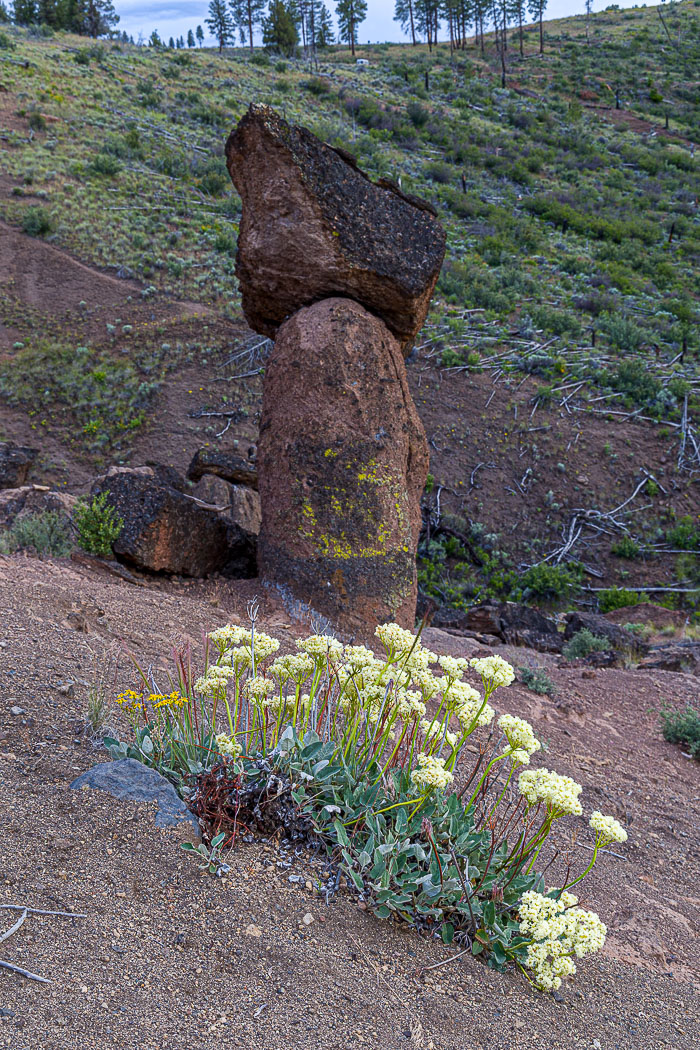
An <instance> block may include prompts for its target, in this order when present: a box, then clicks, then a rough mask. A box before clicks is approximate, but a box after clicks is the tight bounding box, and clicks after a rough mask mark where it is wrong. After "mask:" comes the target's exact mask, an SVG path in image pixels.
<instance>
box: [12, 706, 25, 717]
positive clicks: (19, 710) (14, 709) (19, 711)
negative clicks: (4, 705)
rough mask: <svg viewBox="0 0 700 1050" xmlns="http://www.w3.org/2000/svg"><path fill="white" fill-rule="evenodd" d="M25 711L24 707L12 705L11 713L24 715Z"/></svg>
mask: <svg viewBox="0 0 700 1050" xmlns="http://www.w3.org/2000/svg"><path fill="white" fill-rule="evenodd" d="M24 713H25V712H24V708H23V707H11V708H10V714H11V715H23V714H24Z"/></svg>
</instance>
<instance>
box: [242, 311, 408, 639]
mask: <svg viewBox="0 0 700 1050" xmlns="http://www.w3.org/2000/svg"><path fill="white" fill-rule="evenodd" d="M258 464H259V468H260V496H261V503H262V527H261V531H260V537H259V542H258V557H259V565H260V572H261V575H263V576H265V577H266V578H267V579H269V580H271V581H272V582H274V583H279V584H282V585H283V586H285V587H286V588H288V589H289V590H290V591H291V592H292V594H293V596H294V597H295V598H296V599H298V600H301V601H304V602H307V603H308V604H309V605H310V606H311V607H312V608H313V609H315V610H317V611H318V612H320V613H322V614H324V615H325V616H328V617H329V618H330V619H331V620H332V621H333V622H334V623H335V624H336V625H338V626H339V627H340V629H341V630H343V631H345V632H353V631H358V632H362V631H367V630H368V629H370V630H371V625H373V624H376V623H378V622H382V621H384V620H396V621H397V622H399V623H401V624H402V625H403V626H406V627H409V626H410V627H413V623H414V617H415V608H416V566H415V552H416V545H417V542H418V533H419V530H420V494H421V492H422V491H423V487H424V485H425V478H426V474H427V470H428V449H427V442H426V440H425V433H424V431H423V427H422V424H421V422H420V419H419V418H418V414H417V412H416V409H415V406H414V404H413V401H412V400H411V395H410V392H409V389H408V381H407V378H406V368H405V363H404V360H403V357H402V355H401V351H400V349H399V346H398V343H397V342H396V340H395V339H394V337H393V336H392V335H391V333H390V332H389V330H388V328H387V327H386V326H385V325H384V324H383V323H382V322H381V321H380V320H378V318H376V317H373V316H372V315H371V314H370V313H368V312H367V310H365V309H364V308H363V307H362V306H360V305H358V303H355V302H352V301H351V300H349V299H325V300H324V301H323V302H320V303H316V304H315V305H314V306H310V307H306V308H305V309H302V310H299V312H298V313H296V314H295V315H294V316H293V317H292V318H290V320H289V321H287V322H286V323H285V324H284V325H283V326H282V328H281V329H280V331H279V334H278V336H277V341H276V343H275V346H274V349H273V351H272V354H271V356H270V359H269V361H268V365H267V370H266V375H265V387H264V392H263V408H262V419H261V424H260V440H259V445H258Z"/></svg>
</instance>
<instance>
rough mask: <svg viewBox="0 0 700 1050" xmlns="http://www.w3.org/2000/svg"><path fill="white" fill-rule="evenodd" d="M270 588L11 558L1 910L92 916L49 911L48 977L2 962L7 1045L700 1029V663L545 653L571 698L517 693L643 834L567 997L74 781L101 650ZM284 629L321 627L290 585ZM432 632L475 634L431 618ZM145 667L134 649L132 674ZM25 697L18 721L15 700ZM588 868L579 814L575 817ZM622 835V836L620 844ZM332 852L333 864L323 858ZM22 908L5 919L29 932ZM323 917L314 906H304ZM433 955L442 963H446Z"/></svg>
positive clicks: (34, 946)
mask: <svg viewBox="0 0 700 1050" xmlns="http://www.w3.org/2000/svg"><path fill="white" fill-rule="evenodd" d="M253 587H254V582H253V581H247V582H245V583H231V582H226V583H224V582H221V581H209V582H206V583H193V584H191V585H189V586H186V585H177V584H174V583H165V582H162V583H159V584H158V585H154V586H153V587H149V586H147V587H140V588H136V587H133V586H130V585H129V584H127V583H124V582H121V581H117V580H111V579H108V578H104V577H100V576H97V575H95V574H94V573H91V572H90V571H89V570H88V569H86V568H82V567H79V566H75V565H74V564H71V563H69V562H65V563H57V562H41V561H39V560H36V559H29V558H23V557H18V556H15V557H13V558H7V559H3V558H0V623H1V626H0V780H1V783H2V798H3V851H2V859H1V861H0V903H25V904H27V905H29V906H31V907H35V908H47V909H58V910H71V911H82V912H85V913H86V914H87V918H85V919H74V920H71V919H59V918H52V919H48V918H40V917H31V918H30V919H28V920H27V921H26V922H25V924H24V925H23V927H22V928H21V929H20V930H19V932H18V933H17V934H15V935H14V936H13V937H12V938H11V939H9V940H8V941H6V943H5V944H3V945H2V948H1V949H0V957H2V958H4V959H7V960H9V961H11V962H14V963H16V964H18V965H22V966H24V967H26V968H28V969H29V970H32V971H33V972H35V973H39V974H42V975H44V976H45V977H47V978H49V979H50V980H51V984H45V985H42V984H37V983H35V982H31V981H28V980H26V979H24V978H20V977H17V976H16V975H14V974H11V973H9V972H5V971H0V1046H8V1047H12V1048H13V1050H39V1048H42V1050H68V1048H70V1050H73V1048H75V1050H78V1048H80V1050H84V1048H93V1047H95V1048H100V1050H101V1048H105V1050H106V1048H109V1047H120V1048H125V1050H131V1048H134V1050H135V1048H137V1047H139V1048H143V1050H155V1048H160V1050H181V1048H182V1050H184V1048H185V1047H187V1048H198V1050H199V1048H207V1050H208V1048H210V1047H211V1048H214V1047H218V1046H220V1045H221V1044H222V1043H223V1044H224V1045H227V1046H230V1047H235V1048H246V1050H248V1048H249V1050H293V1048H294V1050H296V1048H299V1050H302V1048H303V1050H316V1048H324V1050H341V1048H342V1050H347V1048H356V1047H368V1048H370V1047H371V1048H379V1047H381V1048H383V1050H384V1048H386V1050H393V1048H397V1050H399V1048H402V1047H407V1048H411V1047H413V1048H415V1047H418V1048H421V1047H422V1048H429V1047H433V1048H435V1050H475V1048H481V1047H488V1048H489V1050H499V1048H506V1047H508V1048H533V1050H534V1048H545V1047H546V1048H558V1050H572V1048H578V1047H581V1048H583V1047H590V1048H598V1047H600V1048H601V1050H612V1048H619V1050H627V1048H639V1050H654V1048H656V1047H672V1048H678V1050H681V1048H682V1050H685V1048H687V1050H690V1048H691V1047H693V1046H696V1045H697V1042H696V1037H694V1036H693V1034H692V1033H693V1031H695V1032H696V1035H697V1030H698V1021H699V1020H700V1009H699V1007H700V1000H699V999H698V989H699V988H700V951H699V949H698V944H699V943H700V942H699V941H698V936H697V933H698V917H699V916H700V891H699V890H698V886H700V851H699V842H698V826H697V813H698V801H699V800H700V768H699V767H698V765H697V764H694V763H691V762H690V761H689V760H688V759H686V758H684V757H683V755H682V752H681V750H680V749H679V748H677V747H674V746H672V745H670V744H667V743H665V742H664V741H663V739H662V737H661V734H660V731H659V729H658V723H657V715H658V710H659V707H660V705H661V704H662V703H663V702H664V701H667V700H674V701H675V700H677V701H682V702H684V701H686V700H688V699H690V698H692V697H695V696H696V695H697V685H698V682H697V679H693V678H691V677H690V676H686V675H679V674H670V673H664V672H653V673H643V672H638V671H621V670H605V671H597V672H592V671H590V670H588V669H581V668H571V667H558V666H557V664H556V660H555V659H554V658H552V657H541V656H539V655H538V654H535V653H530V652H528V651H527V650H510V649H507V648H506V647H503V649H501V650H499V651H500V652H502V654H503V655H504V656H506V658H509V659H512V660H514V661H515V662H516V663H519V664H525V663H529V662H537V663H547V665H548V668H549V674H550V676H551V677H552V679H553V680H554V681H555V683H556V685H557V689H558V696H557V698H556V699H555V700H549V699H547V698H543V697H537V696H535V695H534V694H531V693H529V692H528V691H527V690H526V689H524V688H523V687H522V686H518V685H515V686H513V687H511V689H510V690H509V691H508V696H507V705H508V708H509V709H510V710H512V711H513V712H514V713H518V714H522V715H524V716H526V717H528V718H530V719H531V720H532V721H533V723H534V725H535V727H536V729H537V732H538V735H540V736H541V737H542V738H543V739H544V740H545V741H546V742H547V744H548V747H549V748H550V749H551V757H550V756H549V755H548V756H547V760H548V761H547V764H549V765H551V766H554V768H556V769H557V770H558V771H560V772H562V773H569V774H572V775H574V776H576V777H577V778H578V779H579V780H580V782H582V783H583V784H584V788H585V790H584V796H585V799H586V800H587V804H588V809H590V808H601V809H603V810H604V811H605V812H612V813H614V814H616V815H617V816H618V817H620V818H621V819H623V820H624V821H626V823H627V824H628V826H629V831H630V841H629V842H628V843H627V845H626V846H625V847H623V848H621V849H620V850H619V852H620V857H617V856H614V855H610V854H608V855H606V856H604V857H602V858H601V861H600V863H599V865H598V867H597V868H596V871H595V873H594V875H593V876H592V877H591V878H590V879H589V881H588V882H587V883H586V884H585V885H586V891H585V893H584V894H583V895H582V897H583V899H584V900H585V901H586V903H587V904H588V905H589V906H591V907H593V908H594V909H596V910H598V911H599V912H600V914H601V917H602V918H603V920H604V921H605V922H606V923H607V924H608V926H609V931H610V932H609V937H608V941H607V944H606V947H605V949H604V951H603V952H602V953H601V954H600V955H599V956H597V957H593V958H590V959H586V960H584V961H583V962H582V964H581V966H580V971H579V975H578V976H577V977H576V979H575V981H574V982H572V983H571V984H568V985H567V986H566V987H564V988H562V991H561V994H559V995H558V996H557V998H556V999H554V998H552V997H546V996H542V995H539V994H537V993H535V992H533V991H531V990H530V988H529V987H528V985H527V984H526V982H525V981H524V979H523V978H522V977H520V976H518V975H517V974H515V973H509V974H507V975H499V974H496V973H494V972H492V971H489V970H486V969H485V968H484V967H483V966H482V965H481V964H480V963H479V962H477V961H476V960H473V959H471V958H470V957H467V958H464V959H460V960H459V961H456V962H451V963H449V962H447V960H449V959H450V957H451V955H453V954H454V951H453V950H451V949H446V948H444V947H442V946H441V945H440V944H438V943H435V942H426V941H424V940H421V939H420V938H419V937H418V936H417V935H416V934H415V933H413V932H412V931H411V930H409V929H406V928H402V927H398V926H391V925H387V924H385V923H380V922H378V921H377V920H375V919H373V918H372V917H371V916H369V915H368V914H367V913H366V912H364V911H363V910H361V909H360V908H358V906H357V904H356V903H355V902H354V901H353V900H352V899H351V898H350V897H349V896H347V895H342V894H341V895H340V896H339V897H338V898H337V899H336V900H335V902H333V903H331V904H330V905H329V906H327V905H326V904H325V900H322V899H320V898H319V897H317V896H316V895H315V893H314V891H313V889H307V888H306V886H305V882H306V880H304V881H302V882H301V883H294V884H292V883H290V882H289V875H290V874H297V875H303V876H307V877H308V880H309V881H308V884H309V886H311V885H312V882H311V879H312V878H313V876H314V873H315V871H317V870H318V865H319V863H320V864H322V861H320V862H319V861H318V860H316V861H314V860H313V859H312V858H311V857H310V855H308V854H306V853H304V852H301V853H300V855H299V856H298V857H297V858H295V859H294V863H293V865H292V867H291V868H289V869H284V868H280V867H278V865H277V861H278V859H279V854H278V852H277V845H276V844H275V843H272V844H271V843H257V844H255V845H251V846H242V847H240V848H238V849H237V850H235V851H234V852H233V853H232V854H230V855H229V856H228V857H227V860H228V862H229V863H230V865H231V871H230V873H229V875H228V877H227V878H225V879H220V880H218V879H214V878H211V877H208V876H204V875H200V874H199V873H198V872H197V870H196V867H195V865H194V864H193V863H192V862H191V861H190V860H189V858H188V857H186V856H185V854H183V853H182V851H181V850H180V849H179V843H180V842H182V841H183V840H184V839H185V838H186V837H187V828H186V826H183V827H182V828H178V829H174V830H169V831H159V830H157V829H156V828H155V827H154V824H153V812H152V811H151V809H150V807H148V806H140V805H137V804H136V803H128V802H115V801H114V800H112V799H110V798H109V797H107V796H105V795H103V794H101V793H99V792H93V791H90V790H86V791H83V792H75V791H72V790H71V789H70V787H69V784H70V782H71V781H72V780H73V779H74V778H75V777H76V776H77V775H78V773H79V772H81V771H83V770H84V769H87V768H88V767H89V766H91V765H93V764H94V763H95V762H96V761H99V760H101V759H102V758H103V757H104V753H102V754H100V752H98V751H95V750H94V749H93V748H92V747H91V746H90V744H89V743H88V742H86V740H85V737H84V736H83V735H81V733H80V728H81V723H82V721H83V719H84V706H85V696H86V692H87V688H88V686H89V684H90V681H91V675H92V661H93V656H96V657H97V659H98V661H99V662H100V663H101V664H102V665H104V661H105V659H106V654H107V653H108V652H109V650H110V648H113V647H114V646H115V645H116V644H118V643H120V642H123V643H125V644H126V645H127V646H128V647H129V648H130V649H131V650H132V651H134V652H135V653H137V654H138V655H139V656H140V657H141V658H142V659H144V660H146V661H150V662H152V663H153V664H154V665H155V666H158V664H159V663H160V662H161V659H162V658H163V657H165V658H166V659H167V653H168V649H169V644H170V643H171V642H181V641H182V640H183V639H185V638H191V639H192V640H193V642H194V643H195V644H196V643H197V640H198V638H199V637H200V634H201V631H202V630H204V629H207V628H211V627H212V626H215V625H217V624H220V623H222V622H225V621H227V620H228V619H231V618H237V617H241V615H242V613H243V610H244V606H245V599H246V598H247V597H250V595H251V593H252V590H253ZM263 614H264V618H265V624H266V626H267V627H268V628H269V629H270V630H271V631H272V632H273V633H277V634H278V636H280V637H282V638H289V639H290V638H291V637H292V635H293V634H295V633H297V632H299V631H300V630H303V625H299V624H292V622H291V620H290V618H289V616H288V614H287V612H286V611H285V610H284V609H283V608H282V607H281V606H280V605H279V604H277V603H276V602H275V601H274V600H273V599H272V597H271V596H269V595H267V594H265V595H264V596H263ZM427 640H429V644H430V645H431V646H432V647H434V648H438V649H439V648H443V649H444V650H445V651H447V649H448V648H450V649H451V650H452V651H453V652H462V653H465V654H467V653H470V652H472V651H473V649H474V647H475V644H476V643H474V642H471V641H468V642H467V641H465V640H462V639H457V638H455V637H454V636H449V635H446V634H444V633H443V632H438V631H435V630H431V631H430V635H429V639H427ZM128 682H129V671H128V667H127V664H126V662H125V661H124V660H122V669H121V673H120V675H119V684H120V685H125V684H128ZM13 706H19V707H22V708H23V709H24V713H23V714H22V715H20V716H18V715H12V714H11V713H10V709H11V708H12V707H13ZM575 834H578V843H577V844H576V845H575V846H574V849H575V852H576V854H577V863H579V861H580V860H581V859H582V860H584V861H585V859H586V857H587V852H586V851H585V850H584V848H583V843H584V842H586V841H587V836H586V834H585V832H584V825H583V823H582V822H580V821H579V822H572V824H571V825H570V826H568V827H567V828H566V829H564V831H563V833H562V837H563V839H566V838H569V839H570V840H571V842H573V839H574V836H575ZM616 852H617V851H616ZM314 865H316V867H315V866H314ZM8 914H9V913H7V912H6V913H5V918H4V919H3V924H2V925H3V928H7V927H9V926H10V925H11V920H9V919H8V918H7V916H8ZM307 915H310V916H311V917H312V918H313V922H311V923H309V924H308V925H307V924H305V923H304V917H305V916H307ZM436 963H443V964H444V965H441V966H437V967H435V968H434V969H432V970H426V969H425V968H426V967H429V966H431V965H434V964H436Z"/></svg>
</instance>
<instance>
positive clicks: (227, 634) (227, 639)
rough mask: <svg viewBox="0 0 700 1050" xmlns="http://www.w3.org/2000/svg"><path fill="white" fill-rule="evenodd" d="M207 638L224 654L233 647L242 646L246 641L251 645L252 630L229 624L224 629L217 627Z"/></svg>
mask: <svg viewBox="0 0 700 1050" xmlns="http://www.w3.org/2000/svg"><path fill="white" fill-rule="evenodd" d="M207 637H208V638H209V640H210V641H212V642H213V643H214V645H216V646H217V648H219V649H221V650H222V652H223V651H224V650H226V649H230V648H231V646H232V645H240V644H241V642H244V641H247V642H248V644H250V630H246V628H245V627H239V626H238V624H237V623H227V624H226V625H225V626H224V627H217V628H216V630H214V631H210V632H209V634H208V636H207Z"/></svg>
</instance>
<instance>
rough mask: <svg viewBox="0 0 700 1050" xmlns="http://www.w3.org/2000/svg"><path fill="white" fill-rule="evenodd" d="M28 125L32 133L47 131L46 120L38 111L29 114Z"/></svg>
mask: <svg viewBox="0 0 700 1050" xmlns="http://www.w3.org/2000/svg"><path fill="white" fill-rule="evenodd" d="M27 123H28V124H29V127H30V128H31V129H32V131H46V118H45V117H44V116H43V114H41V113H38V112H37V111H36V110H34V111H33V112H32V113H30V114H29V120H28V121H27Z"/></svg>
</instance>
